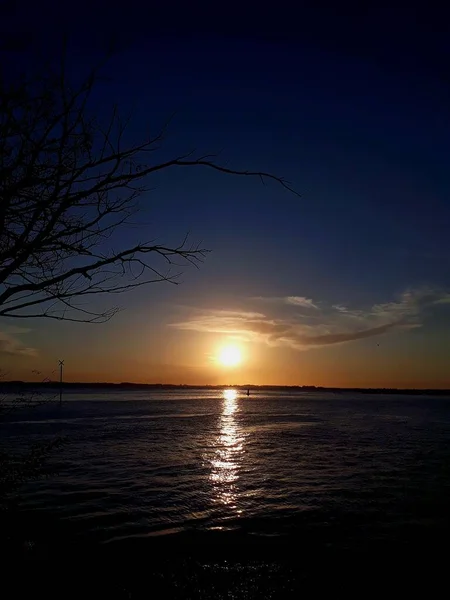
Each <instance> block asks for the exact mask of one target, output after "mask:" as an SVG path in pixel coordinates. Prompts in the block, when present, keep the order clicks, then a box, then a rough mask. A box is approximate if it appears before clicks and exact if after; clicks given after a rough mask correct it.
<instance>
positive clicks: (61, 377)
mask: <svg viewBox="0 0 450 600" xmlns="http://www.w3.org/2000/svg"><path fill="white" fill-rule="evenodd" d="M63 367H64V361H63V360H60V361H59V403H60V404H61V403H62V388H63Z"/></svg>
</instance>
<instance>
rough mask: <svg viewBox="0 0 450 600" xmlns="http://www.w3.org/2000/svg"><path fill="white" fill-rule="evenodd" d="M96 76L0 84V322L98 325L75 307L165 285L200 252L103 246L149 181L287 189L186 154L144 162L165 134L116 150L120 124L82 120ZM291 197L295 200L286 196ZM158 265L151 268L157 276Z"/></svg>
mask: <svg viewBox="0 0 450 600" xmlns="http://www.w3.org/2000/svg"><path fill="white" fill-rule="evenodd" d="M97 82H98V77H97V71H96V70H93V71H92V72H91V73H90V75H89V76H88V77H87V78H86V79H85V80H84V81H83V82H82V83H81V84H80V85H78V86H75V87H73V86H71V85H70V83H69V81H68V79H67V77H66V74H65V69H64V68H62V69H61V72H57V73H55V72H53V73H50V74H47V75H45V76H41V77H40V78H38V79H29V78H26V77H24V78H22V79H21V80H20V81H15V82H14V83H12V82H7V81H6V80H5V79H4V80H2V81H0V202H1V204H0V316H2V317H20V318H32V317H47V318H52V319H65V320H73V321H85V322H86V321H88V322H102V321H105V320H108V319H109V318H111V317H112V316H113V314H114V313H115V312H116V311H117V308H109V309H105V310H104V309H101V310H94V309H92V307H91V306H90V305H89V303H86V302H85V300H86V299H87V297H89V296H92V295H100V294H118V293H122V292H125V291H128V290H130V289H133V288H135V287H137V286H141V285H144V284H147V283H153V282H160V281H166V282H171V283H176V282H177V277H178V275H179V272H178V271H173V266H176V267H182V266H183V265H186V264H188V263H191V264H194V265H198V263H199V262H201V261H202V259H203V258H204V256H205V253H206V250H205V249H204V248H202V247H201V246H198V245H190V244H189V243H188V240H187V239H185V240H183V242H182V243H181V244H180V245H178V246H174V247H170V246H165V245H162V244H158V243H157V242H156V241H145V242H137V243H136V244H135V245H134V246H131V247H124V248H120V249H117V248H116V249H112V248H110V247H108V238H110V236H111V235H112V234H113V233H114V232H116V231H117V230H119V229H120V228H121V227H124V226H126V225H127V224H129V223H130V222H131V220H132V217H133V216H134V215H135V214H136V212H137V211H138V210H139V204H138V199H139V197H140V196H141V195H142V194H143V193H144V192H147V191H149V190H150V189H151V188H150V183H149V179H150V178H151V176H152V175H154V174H155V173H157V172H160V171H165V170H168V169H174V168H176V167H191V168H195V167H203V168H207V169H214V170H216V171H219V172H221V173H223V174H228V175H236V176H243V177H248V176H250V177H259V178H260V179H261V180H262V181H264V180H266V179H267V180H273V181H275V182H276V183H278V184H280V185H282V186H283V187H285V188H287V189H288V190H290V191H293V190H292V189H291V188H290V187H289V185H288V183H287V182H286V181H285V180H284V179H282V178H280V177H277V176H275V175H272V174H270V173H265V172H254V171H240V170H235V169H231V168H228V167H226V166H224V165H222V164H220V163H218V162H217V158H218V157H217V156H216V155H200V154H198V153H196V152H195V151H192V152H189V153H186V154H183V155H180V156H175V157H173V158H172V159H169V160H165V161H163V162H158V161H157V160H156V161H155V156H156V151H157V150H158V149H160V148H161V145H162V142H163V140H164V134H165V129H166V128H165V127H164V128H163V129H162V130H161V131H160V132H159V133H157V134H156V135H154V136H149V137H147V138H145V139H143V140H142V142H140V143H138V144H135V145H131V146H129V145H126V144H125V143H124V135H125V132H126V129H127V122H126V121H123V120H122V119H121V118H120V117H119V115H118V111H117V108H116V107H114V109H113V111H112V115H111V118H110V120H109V121H108V124H107V125H106V126H102V125H101V123H100V120H99V119H97V118H95V116H92V114H91V112H90V109H89V105H88V102H89V99H90V98H91V93H92V90H93V87H94V84H96V83H97ZM294 193H295V192H294ZM160 265H162V266H160Z"/></svg>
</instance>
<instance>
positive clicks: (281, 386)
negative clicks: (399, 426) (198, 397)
mask: <svg viewBox="0 0 450 600" xmlns="http://www.w3.org/2000/svg"><path fill="white" fill-rule="evenodd" d="M2 385H27V386H28V385H35V386H46V385H47V386H48V385H51V386H57V387H59V386H60V385H61V383H60V382H59V381H57V380H50V381H26V380H20V379H16V380H8V381H2V382H0V388H1V386H2ZM102 386H103V387H125V386H129V387H148V388H188V389H225V388H239V389H300V390H302V389H303V390H309V391H314V390H317V391H323V390H325V391H396V392H409V393H411V392H438V393H449V394H450V388H430V387H412V388H404V387H370V386H362V387H361V386H350V387H348V386H345V387H342V386H320V385H300V384H293V385H286V384H252V383H245V384H243V383H239V384H237V383H236V384H188V383H143V382H132V381H121V382H112V381H95V382H85V381H63V382H62V387H102Z"/></svg>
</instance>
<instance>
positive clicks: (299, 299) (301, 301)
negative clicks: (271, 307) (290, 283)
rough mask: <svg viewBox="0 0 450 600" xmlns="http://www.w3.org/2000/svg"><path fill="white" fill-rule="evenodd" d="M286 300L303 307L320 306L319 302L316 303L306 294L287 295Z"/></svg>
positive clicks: (288, 302) (287, 302)
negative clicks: (305, 295)
mask: <svg viewBox="0 0 450 600" xmlns="http://www.w3.org/2000/svg"><path fill="white" fill-rule="evenodd" d="M285 300H286V304H292V305H293V306H301V307H302V308H316V309H318V308H319V307H318V306H317V304H314V302H313V301H312V300H311V299H310V298H305V297H304V296H287V297H286V298H285Z"/></svg>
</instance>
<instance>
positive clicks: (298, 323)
mask: <svg viewBox="0 0 450 600" xmlns="http://www.w3.org/2000/svg"><path fill="white" fill-rule="evenodd" d="M291 298H295V299H296V300H298V301H294V302H291V301H289V299H291ZM252 301H253V303H254V304H258V303H259V304H262V303H264V302H265V301H268V302H266V308H267V307H270V309H271V310H270V311H268V310H265V311H264V312H259V311H256V310H255V311H242V312H239V311H224V310H213V309H212V310H206V311H197V312H196V314H194V315H191V316H190V318H188V319H186V320H184V321H181V322H178V323H172V324H171V326H172V327H176V328H178V329H184V330H190V331H199V332H205V333H221V334H228V335H231V336H233V337H237V338H240V339H243V340H247V341H260V342H263V343H266V344H269V345H277V346H289V347H291V348H295V349H298V350H305V349H308V348H314V347H316V348H317V347H321V346H328V345H332V344H343V343H346V342H352V341H355V340H361V339H364V338H369V337H372V336H380V335H383V334H387V333H389V332H391V331H394V330H396V331H401V330H410V329H414V328H417V327H421V325H422V320H423V317H424V315H425V314H426V313H427V311H429V310H431V308H432V307H433V305H436V304H442V303H447V302H449V301H450V295H449V294H447V293H443V292H437V291H433V290H431V289H428V288H427V289H420V290H408V291H406V292H404V293H403V294H402V295H401V296H400V297H399V298H398V299H397V300H396V301H393V302H386V303H382V304H375V305H373V306H371V307H368V308H365V309H364V308H363V309H361V308H352V307H347V306H343V305H341V304H335V305H327V304H326V303H324V302H314V301H313V300H309V299H308V298H305V297H303V296H288V297H287V298H273V297H272V298H269V299H267V298H253V299H252ZM286 305H288V306H289V310H290V312H291V314H286ZM283 306H284V308H283ZM298 308H303V309H305V311H303V312H301V313H299V312H298ZM311 309H313V310H311Z"/></svg>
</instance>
